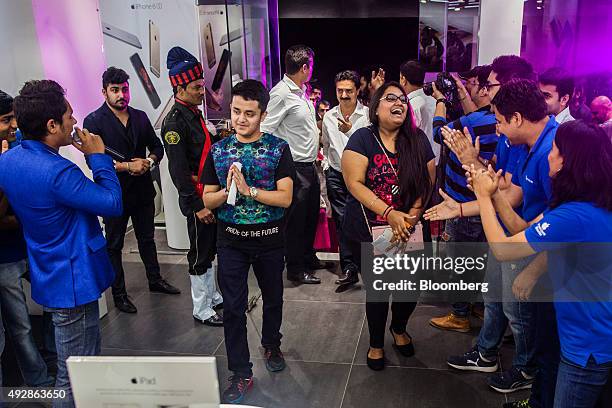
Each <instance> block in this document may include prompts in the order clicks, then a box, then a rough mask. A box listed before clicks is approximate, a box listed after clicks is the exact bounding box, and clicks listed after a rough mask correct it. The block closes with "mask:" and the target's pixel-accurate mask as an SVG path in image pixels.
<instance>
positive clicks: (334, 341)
mask: <svg viewBox="0 0 612 408" xmlns="http://www.w3.org/2000/svg"><path fill="white" fill-rule="evenodd" d="M364 315H365V308H364V306H363V305H359V304H347V303H322V302H298V301H285V304H284V308H283V316H284V319H283V325H282V327H281V332H282V334H283V340H282V342H283V344H282V350H283V353H284V355H285V358H286V359H289V360H299V361H318V362H326V363H329V362H334V363H350V362H351V361H352V360H353V356H354V354H355V347H356V345H357V339H358V337H359V332H360V330H361V327H362V325H363V319H364ZM261 322H262V318H261V304H259V306H258V307H257V308H255V309H254V310H253V311H252V312H251V313H250V314H249V315H248V316H247V330H248V341H249V349H250V351H251V355H253V356H262V354H263V349H262V348H261V335H260V333H261ZM217 355H226V351H225V343H224V344H223V345H222V346H221V347H220V348H219V350H218V351H217Z"/></svg>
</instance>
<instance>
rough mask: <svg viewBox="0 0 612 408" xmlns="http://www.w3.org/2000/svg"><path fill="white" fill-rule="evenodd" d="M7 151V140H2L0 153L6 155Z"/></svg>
mask: <svg viewBox="0 0 612 408" xmlns="http://www.w3.org/2000/svg"><path fill="white" fill-rule="evenodd" d="M8 149H9V143H8V140H6V139H3V140H2V153H6V152H7V151H8Z"/></svg>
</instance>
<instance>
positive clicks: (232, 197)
mask: <svg viewBox="0 0 612 408" xmlns="http://www.w3.org/2000/svg"><path fill="white" fill-rule="evenodd" d="M232 165H233V166H236V168H237V169H238V170H242V163H240V162H234V163H232ZM237 193H238V189H237V188H236V183H234V180H232V183H231V184H230V188H229V193H228V195H227V203H228V204H229V205H236V194H237Z"/></svg>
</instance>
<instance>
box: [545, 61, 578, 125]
mask: <svg viewBox="0 0 612 408" xmlns="http://www.w3.org/2000/svg"><path fill="white" fill-rule="evenodd" d="M538 81H539V83H540V91H542V93H543V94H544V98H545V99H546V105H548V114H549V115H554V116H555V120H556V121H557V123H559V124H561V123H565V122H569V121H570V120H574V118H573V116H572V115H571V113H570V109H569V102H570V99H571V98H572V95H573V94H574V79H573V78H572V77H571V76H570V74H569V73H568V72H567V71H565V70H564V69H563V68H550V69H548V70H547V71H546V72H544V73H542V74H540V77H539V78H538Z"/></svg>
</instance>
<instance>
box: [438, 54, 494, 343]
mask: <svg viewBox="0 0 612 408" xmlns="http://www.w3.org/2000/svg"><path fill="white" fill-rule="evenodd" d="M490 72H491V66H488V65H485V66H477V67H474V68H473V69H472V70H471V71H470V73H468V74H466V75H465V76H466V77H469V78H475V79H476V81H477V83H476V85H475V86H473V87H472V88H471V92H470V95H469V97H470V99H471V100H472V101H473V102H474V104H475V105H476V108H477V109H476V110H475V111H474V112H470V113H467V114H466V115H464V116H462V117H460V118H459V119H457V120H455V121H453V122H451V123H447V122H446V107H447V106H446V105H447V101H448V99H447V96H445V94H444V93H442V92H441V90H439V89H438V87H437V86H436V82H434V83H432V88H433V94H432V96H433V97H434V98H435V99H436V111H435V113H434V120H433V128H434V130H433V132H434V141H435V142H436V143H439V144H440V145H442V154H441V158H440V167H441V169H442V171H444V191H445V194H448V195H449V196H450V197H451V198H452V199H453V200H455V201H456V202H458V203H467V202H470V201H472V200H474V199H475V196H474V193H472V192H471V191H470V190H469V189H468V188H467V180H466V178H465V171H464V170H463V169H462V168H461V161H460V160H459V158H458V157H457V156H456V155H455V154H454V153H453V152H452V151H450V150H449V149H447V148H446V146H444V145H443V137H442V128H443V127H445V126H447V127H449V128H451V129H458V130H464V131H465V132H466V133H467V132H469V134H470V135H471V137H472V140H473V141H474V142H475V143H476V144H478V145H479V146H480V150H479V159H480V160H481V161H483V162H489V161H490V160H491V159H492V158H493V154H494V153H495V148H496V147H497V140H498V136H497V133H496V128H495V124H496V122H495V114H494V113H493V112H491V109H490V103H491V99H490V97H489V92H488V88H487V86H486V84H487V78H488V76H489V73H490ZM467 97H468V95H466V94H464V95H462V96H460V98H467ZM442 239H443V240H444V241H447V242H486V237H485V235H484V231H483V229H482V224H481V222H480V217H479V216H472V217H463V216H460V217H459V218H455V219H452V220H447V221H446V224H445V228H444V232H443V234H442ZM452 249H454V246H449V250H452ZM457 255H459V254H455V256H457ZM469 313H470V304H469V303H467V302H457V303H454V304H453V310H452V312H451V313H450V314H448V315H446V316H442V317H437V318H432V319H431V320H430V321H429V323H430V324H431V325H432V326H434V327H436V328H439V329H443V330H452V331H458V332H462V333H465V332H468V331H469V330H470V321H469Z"/></svg>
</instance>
